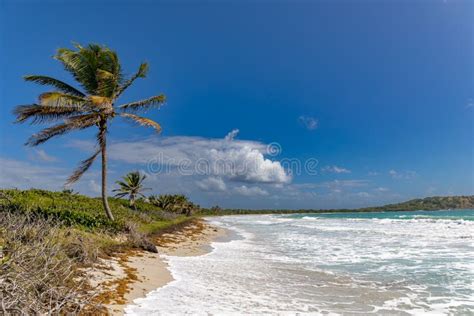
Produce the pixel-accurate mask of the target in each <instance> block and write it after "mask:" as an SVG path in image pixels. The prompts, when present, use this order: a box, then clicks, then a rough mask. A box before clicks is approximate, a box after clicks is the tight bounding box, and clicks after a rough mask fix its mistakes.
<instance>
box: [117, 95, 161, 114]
mask: <svg viewBox="0 0 474 316" xmlns="http://www.w3.org/2000/svg"><path fill="white" fill-rule="evenodd" d="M165 101H166V97H165V96H164V95H163V94H162V95H157V96H154V97H151V98H148V99H145V100H140V101H135V102H131V103H126V104H123V105H120V106H119V108H120V109H121V110H123V111H125V112H136V111H143V110H148V109H150V108H152V107H160V106H161V105H163V104H164V103H165Z"/></svg>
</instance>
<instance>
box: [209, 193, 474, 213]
mask: <svg viewBox="0 0 474 316" xmlns="http://www.w3.org/2000/svg"><path fill="white" fill-rule="evenodd" d="M472 208H474V195H461V196H434V197H426V198H422V199H413V200H409V201H406V202H401V203H396V204H387V205H383V206H374V207H363V208H356V209H314V210H313V209H299V210H288V209H280V210H276V209H263V210H258V209H255V210H253V209H252V210H251V209H223V208H218V207H213V208H208V209H202V210H201V211H200V215H205V216H219V215H251V214H253V215H257V214H322V213H372V212H405V211H406V212H410V211H440V210H459V209H472Z"/></svg>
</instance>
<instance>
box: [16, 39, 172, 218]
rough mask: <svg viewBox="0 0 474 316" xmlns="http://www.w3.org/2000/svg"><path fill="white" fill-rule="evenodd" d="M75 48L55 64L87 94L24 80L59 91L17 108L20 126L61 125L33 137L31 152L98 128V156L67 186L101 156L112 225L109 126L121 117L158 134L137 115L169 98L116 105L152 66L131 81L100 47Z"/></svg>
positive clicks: (49, 81) (52, 82)
mask: <svg viewBox="0 0 474 316" xmlns="http://www.w3.org/2000/svg"><path fill="white" fill-rule="evenodd" d="M74 46H75V49H68V48H61V49H59V50H58V51H57V54H56V55H55V56H54V58H55V59H57V60H58V61H59V62H61V63H62V65H63V66H64V69H65V70H66V71H68V72H69V73H70V74H71V75H72V76H73V77H74V79H75V80H76V81H77V83H78V84H79V86H80V87H81V88H82V89H77V88H75V87H73V86H71V85H69V84H67V83H65V82H63V81H61V80H58V79H55V78H52V77H48V76H38V75H30V76H25V77H24V78H25V80H26V81H31V82H34V83H37V84H40V85H47V86H51V87H53V88H54V90H53V91H50V92H46V93H42V94H40V96H39V99H38V102H37V103H35V104H29V105H20V106H17V107H16V108H15V110H14V113H15V115H16V117H17V119H16V122H20V123H21V122H25V121H27V120H28V119H31V123H32V124H36V123H51V122H57V121H61V123H59V124H56V125H53V126H50V127H48V128H46V129H43V130H42V131H40V132H38V133H36V134H34V135H33V136H31V137H30V138H29V139H28V141H27V143H26V144H27V145H30V146H37V145H40V144H42V143H44V142H46V141H48V140H49V139H51V138H53V137H55V136H59V135H63V134H66V133H69V132H71V131H78V130H83V129H86V128H89V127H95V128H97V136H96V137H97V145H96V148H95V150H94V153H93V154H92V156H91V157H89V158H87V159H85V160H84V161H82V162H81V163H80V164H79V166H78V168H77V169H76V170H75V171H74V173H73V174H72V175H71V176H70V177H69V178H68V180H67V182H66V185H70V184H72V183H74V182H76V181H77V180H79V178H80V177H81V176H82V175H83V174H84V173H85V172H86V171H87V170H88V169H89V168H90V167H91V165H92V164H93V162H94V160H95V159H96V158H97V156H98V155H99V154H100V155H101V158H102V201H103V205H104V209H105V212H106V214H107V216H108V218H109V219H111V220H113V219H114V217H113V214H112V212H111V210H110V207H109V204H108V202H107V143H106V136H107V132H108V127H109V125H108V124H109V123H110V121H111V120H112V119H113V118H115V117H116V116H120V117H123V118H125V119H127V120H131V121H132V122H135V123H138V124H139V125H142V126H148V127H152V128H154V129H155V130H156V131H158V132H159V131H161V127H160V125H159V124H158V123H156V122H154V121H152V120H150V119H147V118H144V117H141V116H138V115H136V114H134V113H136V112H137V111H140V110H148V109H150V108H152V107H157V106H160V105H162V104H163V103H164V101H165V96H164V95H158V96H153V97H151V98H147V99H144V100H141V101H136V102H130V103H126V104H121V105H116V102H117V100H118V99H119V97H120V96H121V95H122V94H123V92H124V91H125V90H126V89H127V88H128V87H130V85H131V84H132V83H133V82H134V81H135V80H136V79H138V78H145V76H146V74H147V71H148V64H146V63H142V64H141V65H140V67H139V68H138V71H137V72H136V73H135V74H134V75H132V76H131V77H129V78H126V77H125V76H124V74H123V72H122V68H121V65H120V61H119V58H118V56H117V54H116V53H115V52H114V51H112V50H110V49H109V48H107V47H105V46H100V45H96V44H91V45H88V46H86V47H83V46H81V45H79V44H75V45H74Z"/></svg>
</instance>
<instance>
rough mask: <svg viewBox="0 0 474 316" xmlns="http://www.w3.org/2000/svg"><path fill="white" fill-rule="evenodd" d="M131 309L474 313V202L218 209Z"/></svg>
mask: <svg viewBox="0 0 474 316" xmlns="http://www.w3.org/2000/svg"><path fill="white" fill-rule="evenodd" d="M208 220H209V221H210V222H211V223H212V224H214V225H218V226H222V227H225V228H227V229H229V230H230V231H231V232H232V233H231V236H230V238H227V239H226V240H221V241H217V242H214V243H213V244H212V247H213V251H212V252H210V253H208V254H206V255H203V256H198V257H167V258H166V259H167V260H168V262H169V267H170V270H171V273H172V275H173V277H174V279H175V281H173V282H171V283H169V284H168V285H166V286H165V287H163V288H161V289H159V290H157V291H154V292H151V293H150V294H149V295H148V296H147V297H146V298H143V299H138V300H136V301H135V303H136V304H135V305H131V306H128V307H127V309H126V311H127V314H129V315H159V314H161V315H173V314H174V315H176V314H177V315H182V314H193V315H194V314H198V315H199V314H201V315H209V314H212V315H223V314H224V315H228V314H235V315H242V314H245V315H248V314H253V315H256V314H258V315H260V314H283V315H286V314H288V315H294V314H300V315H306V314H310V315H319V314H324V315H338V314H343V315H367V314H387V315H446V314H448V315H449V314H450V315H474V283H473V282H474V281H473V280H474V210H447V211H417V212H378V213H337V214H336V213H332V214H297V215H243V216H225V217H213V218H209V219H208Z"/></svg>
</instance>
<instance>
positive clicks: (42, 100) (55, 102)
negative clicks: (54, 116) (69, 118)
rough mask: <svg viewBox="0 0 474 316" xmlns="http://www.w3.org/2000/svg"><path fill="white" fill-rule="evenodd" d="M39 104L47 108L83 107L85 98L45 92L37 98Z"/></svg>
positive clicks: (57, 92) (85, 101)
mask: <svg viewBox="0 0 474 316" xmlns="http://www.w3.org/2000/svg"><path fill="white" fill-rule="evenodd" d="M38 101H39V104H41V105H47V106H63V107H66V106H85V105H86V104H87V103H88V101H87V99H86V98H83V97H78V96H76V95H72V94H67V93H64V92H59V91H52V92H45V93H42V94H40V96H39V98H38Z"/></svg>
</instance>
